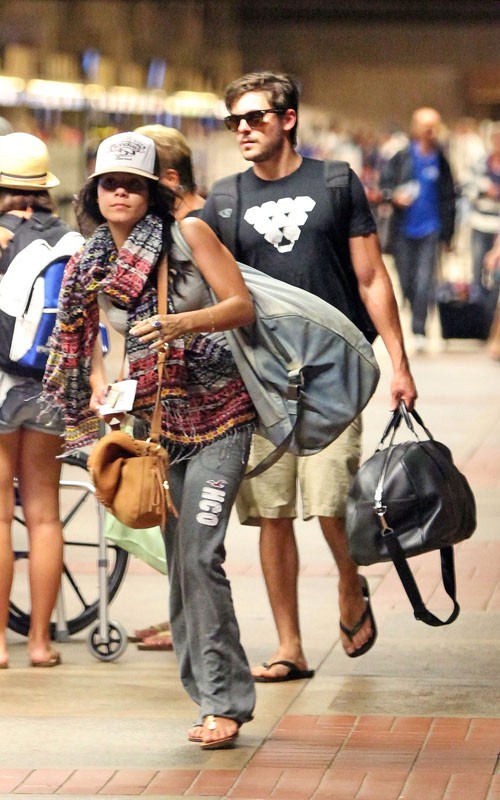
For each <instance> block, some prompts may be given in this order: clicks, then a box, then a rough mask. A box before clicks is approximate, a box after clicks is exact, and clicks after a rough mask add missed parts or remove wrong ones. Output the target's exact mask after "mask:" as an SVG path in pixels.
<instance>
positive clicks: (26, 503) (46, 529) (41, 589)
mask: <svg viewBox="0 0 500 800" xmlns="http://www.w3.org/2000/svg"><path fill="white" fill-rule="evenodd" d="M60 452H61V439H60V438H59V437H57V436H53V435H50V434H45V433H41V432H38V431H28V430H21V431H17V432H15V433H12V434H4V435H1V436H0V475H1V478H0V508H1V511H0V553H1V562H0V563H1V567H0V603H1V606H0V662H1V661H2V659H3V660H4V661H5V660H6V658H7V654H6V646H5V629H6V625H7V615H8V603H9V595H10V590H11V584H12V550H11V542H10V528H11V524H12V517H13V512H14V503H13V489H12V487H13V480H14V475H17V477H18V479H19V487H20V492H21V498H22V504H23V510H24V516H25V520H26V525H27V528H28V536H29V546H30V558H29V582H30V593H31V627H30V631H29V637H28V652H29V656H30V659H31V660H32V661H36V662H40V661H47V660H48V659H50V657H51V656H52V655H53V651H52V648H51V644H50V633H49V625H50V616H51V614H52V609H53V608H54V605H55V602H56V598H57V592H58V589H59V583H60V578H61V570H62V530H61V523H60V520H59V476H60V470H61V464H60V461H58V460H57V459H56V456H57V455H59V453H60ZM9 551H10V552H9ZM4 557H5V558H4Z"/></svg>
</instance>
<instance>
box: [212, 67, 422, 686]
mask: <svg viewBox="0 0 500 800" xmlns="http://www.w3.org/2000/svg"><path fill="white" fill-rule="evenodd" d="M298 98H299V87H298V84H297V82H296V81H295V80H294V79H293V78H291V77H290V76H287V75H279V74H278V75H276V74H273V73H270V72H261V73H252V74H250V75H246V76H243V77H242V78H239V79H238V80H236V81H234V82H233V83H232V84H230V85H229V86H228V87H227V89H226V93H225V101H226V107H227V109H228V111H229V112H230V113H229V116H228V117H226V120H225V122H226V125H227V127H228V128H229V129H230V130H232V131H233V132H234V133H236V136H237V139H238V144H239V147H240V151H241V154H242V156H243V158H245V159H246V160H247V161H250V162H252V164H253V166H252V168H251V169H249V170H248V171H246V172H244V173H243V174H242V175H241V176H240V179H239V181H238V183H239V191H238V203H237V210H236V211H234V210H233V211H232V210H231V209H229V208H228V209H224V208H222V209H221V208H219V207H218V204H217V202H216V199H215V194H210V195H209V196H208V198H207V203H206V205H205V207H204V209H203V214H202V216H203V219H205V220H206V221H207V222H208V224H209V225H210V226H211V227H212V228H213V229H214V230H215V232H216V233H217V234H218V235H219V236H220V238H221V239H222V240H223V241H224V242H225V243H226V244H228V245H229V244H230V243H229V242H228V241H227V237H226V238H225V233H224V232H225V230H227V226H225V225H224V224H223V218H224V217H226V218H227V217H228V216H230V215H231V214H232V213H237V215H238V218H237V220H236V234H237V235H236V245H235V246H233V247H232V249H233V250H234V251H235V252H234V254H235V255H236V256H237V257H238V258H239V260H241V261H243V262H246V263H248V264H250V265H251V266H253V267H256V268H257V269H260V270H261V271H262V272H265V273H267V274H269V275H273V276H274V277H276V278H279V279H281V280H283V281H286V282H288V283H291V284H294V285H296V286H300V287H301V288H303V289H306V290H308V291H310V292H312V293H313V294H316V295H318V296H319V297H322V298H323V299H324V300H326V301H328V302H329V303H331V304H332V305H334V306H336V307H337V308H339V309H340V310H341V311H343V312H344V313H345V314H346V315H347V316H349V317H350V318H351V319H355V318H356V316H357V314H356V302H357V303H358V304H360V301H362V303H363V304H364V307H365V308H366V311H367V312H368V315H369V316H370V317H371V320H372V322H373V324H374V326H375V328H376V330H377V331H378V333H379V334H380V336H381V337H382V339H383V341H384V344H385V346H386V348H387V351H388V353H389V356H390V359H391V363H392V367H393V377H392V381H391V407H392V408H394V407H395V406H396V405H397V403H398V402H399V401H400V400H403V401H404V402H405V403H406V404H407V406H408V407H409V408H411V407H412V406H413V403H414V401H415V398H416V394H417V393H416V388H415V384H414V381H413V378H412V375H411V373H410V369H409V365H408V359H407V356H406V353H405V349H404V344H403V336H402V333H401V326H400V322H399V315H398V311H397V305H396V300H395V297H394V293H393V290H392V285H391V281H390V278H389V275H388V273H387V271H386V269H385V266H384V263H383V261H382V258H381V253H380V247H379V243H378V239H377V235H376V226H375V223H374V220H373V218H372V215H371V212H370V209H369V207H368V203H367V201H366V197H365V194H364V191H363V188H362V186H361V183H360V181H359V180H358V178H357V177H356V175H355V174H354V173H353V172H352V170H351V171H350V172H349V191H348V196H347V202H346V207H345V208H344V209H338V208H337V209H334V208H333V206H332V193H331V192H330V190H329V189H328V188H327V187H326V184H325V174H324V165H323V163H322V162H320V161H316V160H313V159H308V158H302V157H301V156H300V155H299V154H298V153H297V151H296V150H295V145H296V130H297V114H298ZM214 189H215V191H216V187H214ZM334 212H335V213H334ZM339 212H342V213H339ZM334 220H335V222H334ZM339 220H341V221H340V222H339ZM346 276H347V277H348V280H347V281H346ZM349 284H350V286H351V290H349ZM352 286H354V288H355V295H356V296H355V297H353V296H352ZM269 449H273V447H272V445H270V444H269V443H268V442H267V441H265V440H263V439H262V438H261V437H259V436H255V437H254V444H253V453H252V456H251V458H252V460H253V462H257V461H259V460H261V457H262V455H263V454H265V453H266V452H267V451H268V450H269ZM360 452H361V424H360V420H359V419H358V420H355V421H354V423H353V424H352V425H351V426H350V427H349V428H348V429H347V430H346V431H345V432H344V433H343V434H342V436H341V437H339V439H337V440H335V441H334V442H333V443H332V444H331V445H329V447H327V448H325V450H323V451H322V452H320V453H317V454H316V455H313V456H308V457H306V458H298V457H296V456H294V455H292V454H290V453H287V454H285V456H283V457H282V458H281V459H280V460H279V461H278V463H277V464H275V465H274V466H273V467H271V468H270V469H269V470H267V471H266V472H265V473H264V475H263V476H259V477H257V478H253V479H252V480H251V481H247V482H246V483H245V485H244V487H243V488H242V489H241V490H240V496H239V498H238V503H237V507H238V513H239V515H240V519H241V521H242V522H244V523H249V524H260V526H261V539H260V553H261V561H262V569H263V573H264V578H265V581H266V587H267V591H268V595H269V600H270V603H271V608H272V612H273V616H274V620H275V623H276V627H277V631H278V638H279V646H278V648H277V650H276V651H275V653H274V654H273V656H272V657H271V658H270V659H269V662H268V663H266V664H263V665H261V666H258V667H255V668H254V669H253V674H254V677H255V680H256V681H259V682H277V681H285V680H295V679H298V678H306V677H312V675H313V674H314V672H313V670H310V669H308V665H307V660H306V657H305V655H304V652H303V649H302V643H301V639H300V626H299V612H298V602H297V581H298V564H299V559H298V550H297V544H296V541H295V536H294V529H293V519H294V518H295V517H296V507H295V502H296V487H297V482H298V483H299V485H300V491H301V499H302V505H303V514H304V518H305V519H308V518H310V517H314V516H317V517H318V519H319V522H320V525H321V529H322V532H323V535H324V537H325V539H326V541H327V543H328V545H329V547H330V549H331V551H332V554H333V556H334V558H335V561H336V564H337V567H338V571H339V607H340V632H341V638H342V644H343V647H344V650H345V652H346V654H347V655H348V656H350V657H356V656H359V655H362V654H363V653H365V652H367V650H369V649H370V647H371V646H372V645H373V643H374V641H375V638H376V626H375V620H374V618H373V614H372V610H371V606H370V600H369V591H368V584H367V582H366V579H365V578H363V577H361V576H359V575H358V570H357V566H356V565H355V564H354V562H353V561H352V559H351V558H350V556H349V552H348V547H347V538H346V534H345V528H344V516H345V501H346V497H347V493H348V491H349V487H350V483H351V481H352V478H353V476H354V474H355V471H356V469H357V466H358V464H359V458H360Z"/></svg>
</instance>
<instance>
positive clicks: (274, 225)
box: [202, 158, 376, 318]
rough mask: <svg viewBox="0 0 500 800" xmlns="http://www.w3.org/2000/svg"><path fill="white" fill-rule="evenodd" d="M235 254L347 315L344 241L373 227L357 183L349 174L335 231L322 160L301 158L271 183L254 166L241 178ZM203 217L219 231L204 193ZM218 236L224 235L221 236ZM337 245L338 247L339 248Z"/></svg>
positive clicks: (210, 200) (212, 204) (214, 211)
mask: <svg viewBox="0 0 500 800" xmlns="http://www.w3.org/2000/svg"><path fill="white" fill-rule="evenodd" d="M240 181H241V182H240V217H239V222H238V236H237V240H238V253H237V256H238V258H239V260H240V261H243V262H245V263H246V264H249V265H250V266H252V267H255V268H256V269H259V270H261V271H262V272H265V273H266V274H268V275H272V276H273V277H275V278H278V279H279V280H282V281H285V282H286V283H290V284H293V285H294V286H299V287H300V288H302V289H306V290H307V291H309V292H311V293H312V294H315V295H317V296H318V297H321V298H322V299H323V300H326V301H327V302H328V303H330V304H331V305H333V306H335V307H336V308H339V309H340V310H341V311H343V312H344V313H345V314H346V315H347V316H349V317H351V318H352V316H353V315H352V311H351V309H352V302H351V303H350V302H349V301H348V298H347V295H348V294H349V291H350V290H348V289H347V288H346V280H345V272H346V270H348V271H350V272H352V265H351V264H350V261H349V264H346V263H345V261H346V253H348V240H349V238H351V237H355V236H363V235H367V234H369V233H373V232H375V231H376V225H375V222H374V219H373V216H372V213H371V211H370V208H369V205H368V202H367V200H366V195H365V192H364V189H363V187H362V185H361V182H360V181H359V179H358V178H357V176H356V175H355V173H354V172H352V170H351V172H350V204H349V205H350V207H349V213H348V214H345V215H343V218H344V219H345V224H344V226H343V229H342V230H338V229H337V230H335V227H334V225H333V224H332V219H334V218H335V219H337V218H339V215H334V214H333V211H332V195H331V191H330V190H329V189H328V188H327V187H326V184H325V175H324V164H323V162H322V161H317V160H315V159H310V158H304V159H303V161H302V163H301V165H300V167H299V168H298V169H297V170H295V172H293V173H292V174H291V175H287V176H286V177H285V178H280V179H279V180H274V181H265V180H262V179H260V178H258V177H257V176H256V175H255V174H254V172H253V169H249V170H247V171H246V172H244V173H243V174H242V175H241V176H240ZM202 217H203V219H204V220H205V221H206V222H207V223H208V224H209V225H210V226H211V227H212V228H213V229H214V230H215V232H216V233H217V234H220V230H219V226H218V221H217V208H216V205H215V201H214V199H213V197H211V196H210V195H209V197H208V199H207V202H206V204H205V207H204V209H203V213H202ZM221 238H222V239H223V237H221ZM339 243H342V245H343V246H340V247H339Z"/></svg>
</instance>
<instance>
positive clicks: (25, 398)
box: [0, 376, 64, 436]
mask: <svg viewBox="0 0 500 800" xmlns="http://www.w3.org/2000/svg"><path fill="white" fill-rule="evenodd" d="M6 377H7V376H2V379H5V378H6ZM8 377H9V378H11V376H8ZM41 391H42V385H41V383H40V382H39V381H36V380H34V379H32V378H27V379H24V380H23V379H20V382H19V383H14V385H13V386H11V387H10V388H9V389H8V391H7V393H6V395H5V397H4V399H3V402H2V404H1V405H0V434H2V433H13V432H14V431H17V430H19V429H21V428H24V429H26V430H30V431H40V433H51V434H54V435H55V436H61V435H62V434H63V433H64V426H63V422H62V415H61V410H60V409H59V408H54V409H50V410H45V409H43V408H42V407H41V405H40V403H39V402H38V397H39V395H40V393H41Z"/></svg>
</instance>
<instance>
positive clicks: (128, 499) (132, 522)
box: [88, 258, 177, 529]
mask: <svg viewBox="0 0 500 800" xmlns="http://www.w3.org/2000/svg"><path fill="white" fill-rule="evenodd" d="M158 313H159V314H166V313H167V260H166V258H164V259H162V261H161V263H160V266H159V268H158ZM166 357H167V352H166V351H165V350H162V351H160V352H159V353H158V388H157V391H156V400H155V406H154V411H153V416H152V418H151V425H150V433H149V437H148V439H147V440H146V441H141V440H139V439H134V437H133V436H131V435H130V434H129V433H125V432H124V431H118V430H116V431H111V432H110V433H107V434H105V436H103V437H102V438H101V439H99V441H98V442H97V444H96V445H95V446H94V448H93V449H92V452H91V453H90V456H89V460H88V465H89V470H90V475H91V478H92V481H93V483H94V486H95V493H96V497H97V499H98V500H99V501H100V502H101V503H102V504H103V505H104V506H105V507H106V508H107V509H108V510H109V511H110V512H111V513H112V514H113V515H114V516H115V517H116V518H117V519H118V520H120V522H123V524H124V525H127V526H128V527H129V528H152V527H154V526H156V525H159V526H160V527H161V528H162V529H163V528H164V527H165V523H166V520H167V514H168V512H169V511H170V512H173V513H174V514H177V512H176V510H175V508H174V506H173V504H172V501H171V498H170V492H169V485H168V453H167V451H166V450H165V448H163V447H162V446H161V444H160V442H159V440H160V431H161V403H160V398H161V386H162V379H163V372H164V367H165V359H166Z"/></svg>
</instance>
